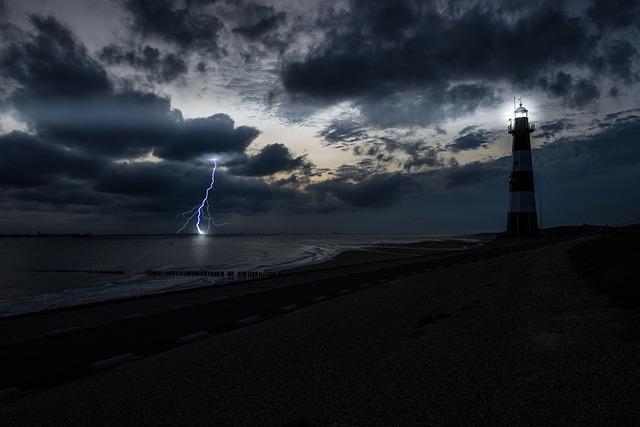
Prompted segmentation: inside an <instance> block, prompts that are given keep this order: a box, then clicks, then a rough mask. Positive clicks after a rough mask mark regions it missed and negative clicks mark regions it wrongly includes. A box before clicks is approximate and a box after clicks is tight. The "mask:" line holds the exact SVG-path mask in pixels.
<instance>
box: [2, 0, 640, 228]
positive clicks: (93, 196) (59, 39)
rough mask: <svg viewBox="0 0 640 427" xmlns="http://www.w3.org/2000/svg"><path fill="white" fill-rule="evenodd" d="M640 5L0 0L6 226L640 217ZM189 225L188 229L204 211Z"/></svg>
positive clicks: (632, 0)
mask: <svg viewBox="0 0 640 427" xmlns="http://www.w3.org/2000/svg"><path fill="white" fill-rule="evenodd" d="M639 31H640V0H571V1H569V0H567V1H563V0H554V1H522V0H509V1H507V0H498V1H488V0H485V1H482V0H479V1H467V0H465V1H462V0H438V1H410V0H326V1H310V0H298V1H288V0H264V1H258V0H256V1H246V0H239V1H227V0H181V1H178V0H56V1H54V0H19V1H18V0H4V1H2V0H0V232H2V233H33V232H37V231H41V232H53V233H60V232H77V233H86V232H92V233H173V232H175V231H177V230H178V229H179V228H180V227H181V226H182V222H183V217H181V216H180V214H181V213H182V212H185V211H187V210H189V209H190V208H192V207H193V206H194V205H197V204H198V203H199V202H200V200H201V199H202V197H203V194H204V191H205V190H206V188H207V187H208V186H209V183H210V175H211V167H212V159H214V158H215V159H217V162H218V169H217V170H216V183H215V187H214V190H213V191H212V192H211V194H210V197H211V205H210V207H211V215H212V217H213V218H214V219H215V221H216V223H218V224H224V225H220V226H219V227H213V230H212V232H213V233H242V232H245V233H254V232H261V233H282V232H384V233H387V232H400V233H463V232H466V233H469V232H480V231H500V230H503V229H504V227H505V224H506V216H507V206H508V176H509V173H510V151H511V140H510V135H509V134H508V133H507V129H506V127H507V124H508V119H509V118H510V117H512V115H513V102H514V101H513V100H514V97H516V98H522V100H523V103H524V105H525V106H526V107H527V108H528V109H529V118H530V120H531V121H533V122H535V123H536V126H537V130H536V132H535V133H533V134H532V147H533V164H534V174H535V186H536V193H537V200H538V210H539V216H541V218H540V221H541V222H542V226H543V227H550V226H556V225H575V224H582V223H598V224H614V225H615V224H622V223H626V222H629V221H634V220H637V219H638V218H640V186H638V185H637V183H639V182H640V141H639V139H640V85H639V78H640V57H639V55H638V48H639V46H640V43H639V41H640V33H639ZM185 231H187V232H193V231H194V229H193V227H192V226H189V227H187V229H186V230H185Z"/></svg>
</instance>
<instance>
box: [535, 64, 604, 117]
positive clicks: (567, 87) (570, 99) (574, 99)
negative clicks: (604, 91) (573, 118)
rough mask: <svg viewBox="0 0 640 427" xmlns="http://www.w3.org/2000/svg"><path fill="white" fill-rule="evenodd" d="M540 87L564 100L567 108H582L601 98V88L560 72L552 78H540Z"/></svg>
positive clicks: (590, 82) (588, 81)
mask: <svg viewBox="0 0 640 427" xmlns="http://www.w3.org/2000/svg"><path fill="white" fill-rule="evenodd" d="M539 81H540V85H541V86H542V88H544V89H545V90H546V91H547V92H548V93H549V94H551V95H553V96H557V97H560V98H562V99H563V102H564V104H565V105H566V106H568V107H572V108H582V107H585V106H586V105H588V104H589V103H591V102H592V101H593V100H596V99H598V98H599V97H600V88H599V87H598V86H597V85H596V84H595V83H594V82H593V81H591V80H589V79H586V78H579V79H575V78H574V77H573V76H572V75H571V74H569V73H565V72H564V71H558V72H557V73H556V74H555V76H553V77H551V78H546V77H542V78H540V80H539Z"/></svg>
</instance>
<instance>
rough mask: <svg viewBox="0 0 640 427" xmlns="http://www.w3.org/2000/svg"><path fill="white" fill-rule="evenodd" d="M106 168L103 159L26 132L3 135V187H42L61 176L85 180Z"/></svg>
mask: <svg viewBox="0 0 640 427" xmlns="http://www.w3.org/2000/svg"><path fill="white" fill-rule="evenodd" d="M104 167H105V162H104V161H103V160H100V159H97V158H92V157H89V156H86V155H84V154H82V153H80V152H78V151H74V150H66V149H63V148H60V147H57V146H55V145H52V144H50V143H47V142H46V141H42V140H41V139H39V138H38V137H35V136H33V135H29V134H27V133H24V132H11V133H8V134H4V135H0V186H10V187H14V188H15V187H18V188H19V187H34V186H42V185H45V184H48V183H51V181H52V180H56V179H59V178H61V177H66V178H70V179H86V178H91V177H93V176H94V175H95V174H96V173H99V172H100V171H101V170H102V169H103V168H104Z"/></svg>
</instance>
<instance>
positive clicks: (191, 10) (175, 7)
mask: <svg viewBox="0 0 640 427" xmlns="http://www.w3.org/2000/svg"><path fill="white" fill-rule="evenodd" d="M198 3H202V2H195V3H193V4H191V5H190V4H189V2H187V3H186V4H185V3H183V2H179V1H173V0H125V1H124V4H125V7H126V8H127V9H128V10H129V12H130V13H131V15H132V17H133V24H134V28H135V31H136V32H137V33H138V34H141V35H143V36H146V37H156V38H159V39H161V40H164V41H166V42H169V43H173V44H175V45H177V46H180V47H182V48H185V49H195V50H204V51H207V52H210V53H213V54H220V53H221V51H222V47H221V46H220V32H221V31H222V30H223V28H224V25H223V23H222V22H221V21H220V19H218V17H217V16H216V15H214V14H211V13H208V12H207V11H206V10H203V9H202V8H199V7H197V6H198Z"/></svg>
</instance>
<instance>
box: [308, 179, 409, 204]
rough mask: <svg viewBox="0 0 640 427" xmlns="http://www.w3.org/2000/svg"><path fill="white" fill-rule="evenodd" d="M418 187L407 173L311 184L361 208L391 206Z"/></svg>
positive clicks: (324, 193)
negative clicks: (356, 180)
mask: <svg viewBox="0 0 640 427" xmlns="http://www.w3.org/2000/svg"><path fill="white" fill-rule="evenodd" d="M417 188H418V184H417V182H416V181H415V180H414V179H413V178H412V177H411V176H409V175H405V174H380V175H373V176H370V177H368V178H366V179H365V180H363V181H360V182H357V183H355V182H349V181H344V180H342V179H334V180H328V181H324V182H321V183H319V184H314V185H313V186H311V190H312V191H314V192H317V193H320V194H323V195H326V196H331V197H335V198H337V199H338V200H339V201H341V202H343V203H347V204H349V205H352V206H356V207H361V208H363V207H384V206H390V205H392V204H393V203H395V202H396V201H397V200H398V199H400V198H402V197H405V196H406V195H407V194H409V193H412V192H414V191H416V190H417Z"/></svg>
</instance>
